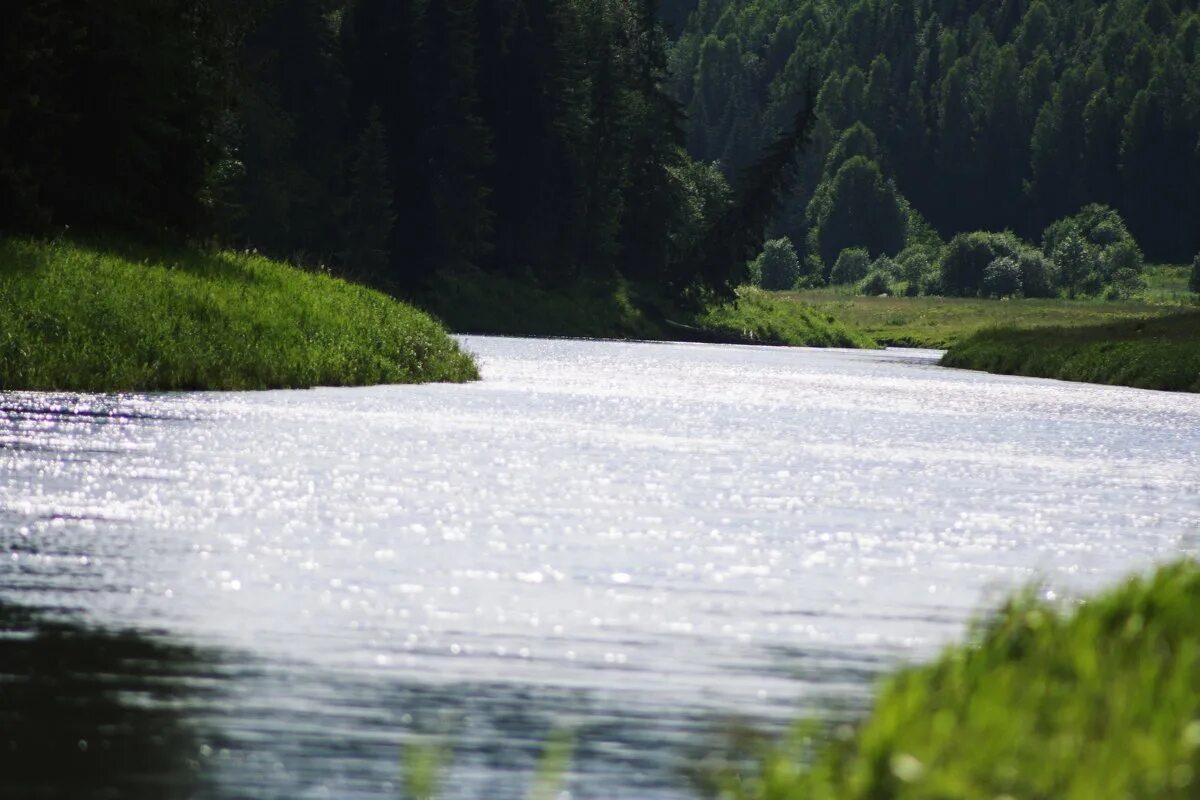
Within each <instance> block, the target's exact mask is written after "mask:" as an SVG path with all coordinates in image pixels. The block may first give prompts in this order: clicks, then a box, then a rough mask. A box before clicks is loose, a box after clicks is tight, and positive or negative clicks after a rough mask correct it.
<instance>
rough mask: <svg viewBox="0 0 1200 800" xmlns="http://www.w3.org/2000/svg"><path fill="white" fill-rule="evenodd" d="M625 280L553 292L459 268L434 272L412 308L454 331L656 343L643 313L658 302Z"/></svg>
mask: <svg viewBox="0 0 1200 800" xmlns="http://www.w3.org/2000/svg"><path fill="white" fill-rule="evenodd" d="M636 288H637V287H636V286H634V285H631V284H630V283H629V282H628V281H624V280H616V281H611V280H599V279H591V280H589V279H587V278H581V279H579V280H577V281H575V282H573V283H570V284H566V285H561V286H557V287H555V288H553V289H547V288H542V287H539V286H538V285H537V284H536V283H535V282H533V281H531V280H530V279H529V278H527V277H524V276H521V277H513V278H510V277H506V276H504V275H497V274H495V273H490V272H484V271H482V270H479V269H475V268H473V267H464V268H461V269H458V270H455V271H453V272H451V271H446V272H443V273H441V274H439V275H438V276H437V277H436V278H435V279H434V282H433V284H432V285H431V286H430V287H429V288H428V289H426V290H425V291H423V292H420V293H417V294H416V295H414V298H415V300H416V301H417V304H418V305H419V306H420V307H421V308H426V309H428V310H429V311H431V312H432V313H433V314H435V315H437V317H438V319H441V320H443V321H444V322H445V323H446V325H447V326H449V327H450V329H451V330H453V331H455V332H457V333H490V334H499V335H504V336H581V337H592V338H598V337H603V338H635V339H661V338H664V336H665V333H664V331H663V330H662V328H661V327H660V326H659V325H658V324H657V323H656V322H655V321H653V320H652V319H651V318H650V317H649V316H648V314H647V308H650V307H653V306H654V305H656V301H657V300H658V299H659V298H654V297H652V298H642V297H639V296H637V294H636Z"/></svg>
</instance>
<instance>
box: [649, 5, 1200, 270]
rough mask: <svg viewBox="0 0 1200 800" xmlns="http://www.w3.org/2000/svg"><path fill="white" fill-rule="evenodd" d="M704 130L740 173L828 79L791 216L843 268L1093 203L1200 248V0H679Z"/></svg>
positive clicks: (784, 230) (686, 100) (1140, 229)
mask: <svg viewBox="0 0 1200 800" xmlns="http://www.w3.org/2000/svg"><path fill="white" fill-rule="evenodd" d="M672 5H673V7H674V13H675V14H676V16H679V15H681V14H682V15H684V16H686V18H687V22H686V24H685V26H684V29H683V32H682V34H681V36H680V37H679V40H678V42H677V43H676V44H675V46H674V48H673V49H672V53H671V63H670V66H671V73H672V78H671V81H672V84H671V85H672V91H673V93H674V95H675V96H676V97H677V98H678V99H679V101H680V102H681V103H682V104H683V105H684V107H685V108H686V109H687V112H688V114H687V117H688V121H687V134H688V147H689V150H690V152H691V154H692V155H693V156H694V157H695V158H697V159H698V160H701V161H705V162H709V161H719V162H720V164H721V165H722V168H723V169H724V170H725V171H726V172H727V173H729V174H734V173H735V172H736V171H737V170H738V169H740V168H741V167H742V166H744V165H745V164H747V163H750V162H751V161H753V160H754V158H755V157H756V154H757V153H758V152H760V151H761V149H762V148H763V147H764V145H765V143H766V142H769V141H771V140H772V138H773V137H774V136H776V135H777V133H778V132H779V131H780V130H782V128H783V127H784V125H785V121H786V120H787V119H788V118H789V115H790V114H791V113H792V110H793V109H792V104H793V103H794V98H795V97H796V94H797V92H796V90H797V87H799V86H800V85H802V84H803V82H804V80H805V78H806V76H807V75H808V74H810V72H812V71H814V70H815V72H816V73H817V74H819V75H821V76H822V77H823V83H822V85H821V89H820V93H819V96H818V100H817V123H816V127H815V129H814V134H813V143H812V146H811V147H810V148H809V149H808V151H807V152H806V153H805V155H804V157H803V164H802V173H803V179H801V180H799V181H798V182H797V190H796V191H794V192H793V193H792V195H791V196H790V197H789V198H788V200H787V202H786V204H785V209H784V211H783V213H781V214H780V215H779V216H778V218H777V220H776V223H775V235H777V236H785V237H786V238H788V239H789V240H790V241H791V242H792V243H793V244H794V245H795V247H796V249H797V250H798V251H799V257H800V258H801V259H802V260H804V259H816V260H819V261H820V262H821V264H822V268H823V269H824V270H825V271H826V273H828V272H829V271H831V270H832V267H833V265H834V262H835V261H836V259H837V256H838V255H839V254H840V253H841V251H842V250H844V249H846V248H847V247H852V246H856V247H863V248H865V249H867V250H868V251H869V253H870V254H871V256H872V257H873V258H874V257H877V256H878V255H880V254H885V253H886V254H888V255H895V254H896V253H897V252H898V251H899V250H900V249H902V248H903V247H904V246H905V245H907V244H911V243H912V242H913V241H917V242H920V241H929V240H930V234H931V233H932V234H937V235H938V236H939V237H941V238H943V239H950V238H952V237H953V236H955V235H957V234H960V233H965V232H970V231H974V230H978V229H984V230H993V231H1002V230H1011V231H1013V232H1015V233H1016V234H1017V235H1019V236H1021V237H1022V238H1024V239H1027V240H1030V241H1038V240H1039V239H1040V238H1041V237H1042V233H1043V231H1044V230H1045V229H1046V228H1047V227H1048V226H1049V225H1050V224H1051V223H1053V222H1054V221H1055V220H1059V219H1063V218H1065V217H1069V216H1071V215H1074V214H1076V213H1078V212H1079V211H1080V209H1081V208H1083V207H1085V206H1087V205H1090V204H1101V205H1105V206H1109V207H1111V208H1113V209H1115V210H1116V211H1117V212H1118V213H1119V215H1120V216H1121V217H1122V218H1123V219H1124V220H1125V222H1126V223H1127V224H1128V227H1129V229H1130V231H1131V232H1132V235H1133V236H1134V237H1135V238H1136V240H1137V242H1138V244H1139V245H1140V246H1141V247H1142V248H1143V249H1144V251H1145V253H1146V255H1147V256H1148V257H1149V258H1151V259H1153V260H1158V261H1170V262H1174V263H1187V262H1190V261H1191V259H1192V256H1193V255H1194V254H1195V253H1196V252H1197V250H1198V249H1200V225H1197V224H1196V221H1197V220H1198V219H1200V192H1197V191H1196V186H1198V185H1200V134H1198V133H1197V132H1198V131H1200V11H1198V9H1197V4H1196V3H1195V2H1194V1H1193V0H692V1H691V2H688V0H677V2H675V3H673V4H672Z"/></svg>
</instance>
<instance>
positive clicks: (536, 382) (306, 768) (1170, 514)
mask: <svg viewBox="0 0 1200 800" xmlns="http://www.w3.org/2000/svg"><path fill="white" fill-rule="evenodd" d="M467 346H468V348H470V349H471V350H473V351H475V352H477V353H478V354H479V355H480V357H481V361H482V366H483V372H484V378H485V380H484V381H483V382H481V383H478V384H474V385H469V386H421V387H373V388H363V389H340V390H334V389H322V390H316V391H310V392H267V393H261V394H249V395H247V394H192V395H146V396H104V397H99V396H70V395H63V396H45V395H31V394H3V393H0V599H2V600H7V601H10V602H15V603H18V604H21V605H24V606H32V607H53V608H68V607H69V608H72V609H75V610H76V611H77V612H78V613H79V614H80V618H81V619H83V620H84V621H85V622H86V624H87V625H88V626H93V627H92V628H88V629H70V628H68V629H67V630H68V632H69V635H68V633H64V632H62V631H59V632H58V633H54V632H53V631H52V630H51V629H47V628H46V626H45V625H35V626H34V628H36V631H35V630H34V629H33V628H31V629H29V630H28V631H26V633H24V634H21V635H19V636H10V637H8V638H7V639H5V646H6V647H17V648H18V649H19V648H20V647H26V648H28V647H29V646H30V645H29V643H30V642H34V643H38V645H37V648H34V649H32V650H30V649H26V650H24V651H20V652H22V653H23V655H20V657H19V659H18V660H16V661H14V662H13V663H18V664H25V665H27V666H28V665H30V664H36V665H37V668H36V669H34V670H32V671H31V670H29V669H26V673H27V676H26V677H27V679H28V680H34V679H36V680H39V681H42V680H44V681H48V682H49V683H46V684H45V685H46V686H50V685H59V684H64V685H65V684H69V683H71V682H74V684H72V685H76V686H78V687H80V689H79V692H80V694H79V695H78V696H80V697H92V696H93V695H94V696H95V702H97V703H99V704H100V705H98V706H96V709H98V710H95V711H92V710H88V709H89V708H90V706H88V705H87V703H83V702H82V701H80V702H78V703H76V702H75V701H66V702H65V703H64V704H63V705H61V706H60V707H59V709H58V710H57V711H54V712H53V713H51V714H49V715H48V718H49V717H52V716H53V714H59V716H60V717H61V716H62V715H63V714H65V715H66V716H67V717H70V716H71V714H73V713H75V712H74V711H73V710H72V709H75V708H76V707H78V708H79V709H80V711H79V717H78V720H76V721H74V722H78V723H80V724H82V725H83V727H85V728H86V727H88V726H89V725H93V724H94V726H96V727H98V728H100V729H102V731H103V732H106V733H107V734H108V735H109V736H110V741H111V742H113V744H111V745H110V747H111V746H125V745H119V742H120V741H122V740H120V739H119V738H111V737H118V736H119V735H123V734H122V731H126V732H129V734H128V737H127V738H126V739H125V740H124V741H126V742H128V743H130V744H129V745H128V746H130V747H133V746H134V745H135V744H136V745H138V746H144V747H159V746H162V747H167V746H168V745H170V749H171V753H177V754H185V755H186V757H185V758H183V763H184V764H185V767H186V766H187V764H188V758H191V759H192V760H195V753H197V752H201V751H202V752H204V753H209V758H208V760H207V761H204V762H198V763H200V764H201V768H200V770H199V771H198V772H194V773H189V772H187V771H186V770H185V771H183V772H178V770H177V768H176V766H174V765H175V764H177V763H178V759H176V758H175V756H172V755H170V754H164V755H162V756H161V759H160V758H159V756H155V755H153V754H150V755H144V756H137V757H130V758H129V759H128V760H127V762H123V763H128V764H130V765H132V767H133V769H132V771H131V773H130V774H136V773H137V772H138V769H140V768H139V767H138V765H139V764H143V765H144V764H147V763H150V762H151V761H154V763H161V765H162V767H163V769H162V771H161V772H160V773H159V775H160V777H162V779H163V780H164V781H166V782H168V783H169V784H171V785H172V786H179V787H184V788H181V789H180V791H181V792H182V793H184V794H186V792H187V791H190V790H189V789H187V788H186V787H189V786H193V785H198V786H199V788H197V789H196V790H195V791H196V794H197V796H201V797H217V798H242V797H253V798H272V797H279V798H288V800H291V799H292V798H319V797H332V798H360V797H361V798H368V797H396V796H397V795H398V793H399V791H400V788H399V787H400V785H401V777H400V773H401V770H402V768H403V767H402V765H403V764H404V761H405V759H404V756H403V753H404V750H405V747H406V743H410V742H413V741H424V740H425V739H426V738H427V737H430V736H433V737H439V738H440V739H441V740H444V741H448V742H450V743H452V745H453V748H454V751H455V753H454V759H453V765H452V766H451V767H449V776H448V778H447V792H446V794H447V796H448V797H451V798H456V797H463V798H470V797H488V798H499V799H500V800H506V799H507V798H522V797H524V796H525V795H526V789H527V786H528V783H529V780H530V776H531V774H532V772H533V770H534V768H535V766H536V764H537V761H538V758H539V757H540V753H541V751H542V748H543V744H544V742H545V740H546V738H547V737H548V736H549V735H550V734H551V732H552V731H555V730H561V729H568V730H572V731H574V732H575V737H576V742H577V746H576V754H575V759H574V761H573V764H572V773H573V774H572V776H571V781H570V787H571V791H572V794H573V797H574V798H577V799H578V798H586V797H598V798H599V797H603V798H610V797H620V798H638V800H644V799H646V798H672V800H674V799H675V798H680V797H688V796H691V793H690V788H689V786H688V783H687V780H686V779H685V778H684V777H682V776H683V773H684V772H685V771H686V770H687V768H688V765H690V764H693V763H695V761H696V760H697V759H701V758H702V757H703V756H704V755H705V753H706V752H707V751H708V749H709V747H710V745H711V744H712V742H713V741H715V738H714V737H716V738H717V739H719V737H720V734H721V732H722V731H723V730H727V729H728V728H729V727H730V726H731V725H742V726H745V727H748V728H751V729H768V730H779V729H780V728H781V727H782V726H784V725H786V724H788V723H789V722H790V721H791V720H793V719H795V718H796V717H799V716H815V717H818V718H821V719H839V718H844V717H846V716H849V715H852V714H854V713H855V712H856V710H858V709H860V708H861V707H862V706H863V705H864V704H865V702H866V701H867V697H868V689H869V686H870V684H871V683H872V681H873V680H874V679H875V678H876V677H877V676H878V675H879V674H880V673H881V672H884V671H886V670H887V669H889V668H890V667H891V666H892V665H894V664H895V663H896V662H897V661H899V660H908V659H917V658H923V657H925V656H927V655H929V654H931V653H932V652H934V651H936V650H937V649H938V648H939V647H940V646H941V645H942V644H943V643H944V642H946V641H948V640H950V639H954V638H957V637H958V636H960V635H961V633H962V631H963V627H964V624H965V622H966V620H968V619H969V618H970V617H971V616H972V615H973V614H975V613H976V612H978V611H979V610H980V609H981V608H985V607H987V606H989V605H992V604H994V603H995V602H997V600H998V599H999V596H1001V595H1002V594H1004V593H1006V592H1008V591H1009V590H1010V589H1011V587H1014V586H1017V585H1020V584H1023V583H1025V582H1027V581H1030V580H1037V579H1039V578H1044V579H1045V580H1047V581H1048V582H1050V583H1052V584H1053V585H1054V587H1055V588H1056V589H1058V590H1066V591H1068V592H1083V591H1090V590H1092V589H1094V588H1096V587H1098V586H1100V585H1103V584H1106V583H1109V582H1112V581H1114V580H1116V579H1117V578H1118V577H1120V576H1122V575H1124V574H1126V573H1127V572H1129V571H1131V570H1135V569H1142V568H1145V567H1148V566H1150V565H1151V564H1153V563H1154V562H1156V561H1160V560H1164V559H1170V558H1175V557H1177V556H1178V555H1180V554H1181V553H1182V552H1194V548H1195V547H1196V544H1197V539H1196V534H1197V531H1200V488H1198V487H1200V481H1197V476H1198V475H1200V398H1197V397H1192V396H1184V395H1167V394H1164V393H1154V392H1138V391H1134V390H1127V389H1119V388H1112V387H1096V386H1086V385H1079V384H1061V383H1055V382H1051V381H1035V380H1027V379H1020V378H1004V377H996V376H988V375H981V374H977V373H966V372H957V371H947V370H941V369H939V368H937V367H936V366H934V364H933V358H934V356H933V355H932V354H930V353H925V352H911V351H901V352H888V353H850V352H813V351H803V350H786V349H774V348H770V349H768V348H730V347H713V346H671V345H655V344H633V343H615V342H570V341H537V342H534V341H522V340H511V339H481V338H471V339H469V340H467ZM14 626H15V623H14ZM94 628H101V629H104V630H110V631H120V630H138V631H163V632H166V634H169V636H170V637H171V638H170V641H174V642H187V643H190V644H191V645H193V646H194V647H196V648H199V650H198V651H192V650H189V649H188V648H186V647H181V646H180V645H177V644H175V645H171V644H164V643H163V642H164V639H163V638H162V637H161V636H158V635H151V636H143V637H142V638H140V639H139V638H138V637H130V636H129V635H124V634H121V635H115V634H101V633H96V632H95V630H94ZM37 631H42V633H37V635H34V633H36V632H37ZM89 631H90V632H89ZM80 637H83V638H89V637H90V640H91V641H93V642H96V643H98V644H97V653H98V655H96V656H95V657H96V658H98V659H99V658H109V659H110V661H112V663H109V662H105V663H96V664H95V665H93V666H88V667H87V668H86V669H74V670H72V669H71V668H70V665H71V664H80V665H86V664H87V657H86V656H85V654H81V653H71V652H67V651H63V652H64V653H66V654H65V655H61V656H53V657H49V658H50V662H49V663H47V664H46V665H45V667H44V671H43V667H42V666H41V663H42V662H41V661H38V660H34V661H30V660H29V659H35V656H34V655H32V654H33V653H35V652H50V650H48V649H47V648H51V649H52V648H60V650H61V649H62V648H70V647H71V646H73V643H78V642H79V641H82V640H83V639H81V638H80ZM127 640H130V641H131V642H132V644H130V645H129V646H130V647H133V646H134V644H136V646H137V647H140V648H142V649H141V650H137V649H136V648H135V649H133V650H131V651H129V652H125V653H124V654H123V655H122V654H120V653H118V650H119V648H118V647H117V645H116V644H114V643H116V642H126V641H127ZM89 646H90V645H89ZM124 646H125V645H122V647H124ZM155 648H162V650H161V656H160V655H158V653H159V652H160V651H159V650H156V649H155ZM12 652H14V653H16V652H18V650H13V651H12ZM105 653H107V654H109V655H104V654H105ZM114 653H117V655H112V654H114ZM130 653H132V655H131V654H130ZM139 653H140V654H141V655H138V654H139ZM201 653H202V654H203V655H201ZM37 658H41V657H40V656H39V657H37ZM20 659H25V660H20ZM7 663H8V662H7V660H6V661H5V662H3V663H2V664H0V667H7ZM147 664H149V665H150V667H148V668H149V669H151V671H150V672H146V671H145V670H144V669H143V667H145V665H147ZM22 669H25V667H22ZM154 669H159V670H162V674H155V673H154V672H153V670H154ZM123 670H124V671H123ZM130 670H132V674H133V675H135V676H141V677H138V678H136V679H130V680H134V681H135V682H134V684H133V685H134V686H135V687H136V686H142V687H143V688H140V689H139V688H133V689H128V690H122V689H116V688H113V687H115V686H116V685H117V684H112V683H108V682H109V681H111V680H113V679H112V677H111V676H113V675H126V674H130V673H129V671H130ZM139 670H141V671H139ZM34 673H36V674H34ZM30 675H32V677H30ZM122 680H124V679H122ZM137 681H141V683H140V684H139V683H137ZM56 682H57V683H56ZM7 685H9V684H6V686H7ZM16 685H17V684H11V686H16ZM6 691H9V693H10V695H11V696H12V697H13V698H16V699H14V700H12V701H8V700H6V701H5V705H4V707H3V709H0V710H7V708H8V707H9V704H10V703H14V704H16V705H13V706H12V707H13V708H26V707H25V706H20V704H21V703H26V702H32V700H24V699H20V698H21V697H29V698H36V697H41V700H38V702H42V703H53V702H57V701H56V699H55V698H56V697H58V692H57V690H53V691H52V690H50V689H45V690H44V691H42V693H41V695H38V694H37V693H36V692H35V693H33V694H29V695H18V693H17V692H16V691H15V690H8V689H6ZM62 696H63V697H65V698H70V697H71V696H73V695H72V693H71V692H64V693H63V694H62ZM116 701H119V702H120V703H122V704H125V705H124V706H122V709H123V710H122V711H121V714H125V713H126V712H128V713H129V715H130V716H129V719H128V720H125V719H124V717H121V716H120V715H117V716H116V717H111V718H109V721H103V720H102V719H101V717H103V714H104V713H107V712H105V711H104V709H105V708H109V707H111V706H105V705H104V703H111V702H116ZM72 703H75V704H74V705H73V704H72ZM126 706H128V708H126ZM97 714H99V715H100V716H99V717H97V716H95V715H97ZM154 715H160V716H161V719H160V717H156V716H154ZM37 716H38V715H35V714H32V713H31V712H28V711H23V712H22V716H21V718H20V720H19V721H18V722H13V719H14V718H13V717H12V716H11V715H10V716H9V717H6V718H5V719H6V720H8V721H9V722H12V724H13V725H14V726H16V729H17V730H18V731H22V728H23V726H25V725H33V726H34V727H30V728H29V732H27V733H26V732H23V731H22V732H21V735H22V736H34V734H35V733H36V731H38V730H42V729H39V728H37V727H36V724H35V723H33V722H30V720H31V719H33V718H35V717H37ZM89 720H90V722H89ZM138 720H150V722H149V723H148V724H149V726H150V728H152V729H155V730H157V729H159V728H161V729H162V731H163V733H162V737H161V739H155V738H154V736H157V735H158V734H157V733H149V734H146V735H147V737H149V738H148V739H147V743H145V744H139V741H140V740H139V736H140V735H139V734H137V733H136V731H138V730H141V727H140V725H141V723H140V722H138ZM68 723H71V724H74V723H73V722H72V721H71V720H67V722H66V723H63V727H65V728H70V724H68ZM6 724H7V723H6ZM52 729H53V727H51V728H45V729H44V730H52ZM72 736H76V739H75V744H77V743H78V740H79V738H82V734H74V733H72ZM186 737H190V740H185V738H186ZM171 743H175V744H171ZM88 747H89V749H88V750H87V751H86V752H85V751H80V752H81V753H83V755H82V756H80V757H82V758H85V759H86V758H89V757H90V756H91V754H93V752H94V751H93V749H92V746H91V744H90V740H89V746H88ZM49 752H52V751H49ZM72 757H75V756H72ZM35 772H36V770H35ZM64 780H65V778H64ZM106 780H107V779H106ZM131 780H132V779H131ZM196 780H200V781H201V783H200V784H194V783H192V782H193V781H196ZM103 782H104V781H100V782H99V783H101V784H102V783H103ZM133 782H134V783H136V781H133ZM85 783H86V782H85ZM78 785H81V786H82V785H83V783H79V784H78Z"/></svg>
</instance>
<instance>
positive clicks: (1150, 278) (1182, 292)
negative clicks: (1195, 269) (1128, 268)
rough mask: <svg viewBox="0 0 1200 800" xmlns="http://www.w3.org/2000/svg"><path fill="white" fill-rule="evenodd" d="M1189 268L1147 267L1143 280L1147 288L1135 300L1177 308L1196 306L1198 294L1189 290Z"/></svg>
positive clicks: (1190, 269)
mask: <svg viewBox="0 0 1200 800" xmlns="http://www.w3.org/2000/svg"><path fill="white" fill-rule="evenodd" d="M1191 271H1192V268H1191V267H1188V266H1170V265H1161V264H1160V265H1153V266H1148V267H1146V270H1145V272H1143V273H1142V278H1143V279H1144V280H1145V281H1146V288H1145V289H1143V290H1142V291H1140V292H1138V294H1137V296H1136V297H1135V298H1134V299H1135V300H1141V301H1143V302H1146V303H1158V304H1165V305H1176V306H1192V305H1196V302H1197V300H1196V294H1195V293H1194V292H1192V291H1190V290H1189V289H1188V276H1189V275H1190V274H1191Z"/></svg>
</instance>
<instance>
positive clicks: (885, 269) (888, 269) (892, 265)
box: [871, 256, 900, 280]
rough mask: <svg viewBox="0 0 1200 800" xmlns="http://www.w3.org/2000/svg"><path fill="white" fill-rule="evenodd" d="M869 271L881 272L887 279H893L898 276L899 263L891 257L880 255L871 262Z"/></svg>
mask: <svg viewBox="0 0 1200 800" xmlns="http://www.w3.org/2000/svg"><path fill="white" fill-rule="evenodd" d="M871 272H881V273H883V274H884V275H885V276H887V278H888V279H890V280H895V279H896V278H899V277H900V265H899V264H898V263H897V262H896V260H895V259H893V258H889V257H888V256H880V257H879V258H877V259H875V261H874V263H872V264H871Z"/></svg>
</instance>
